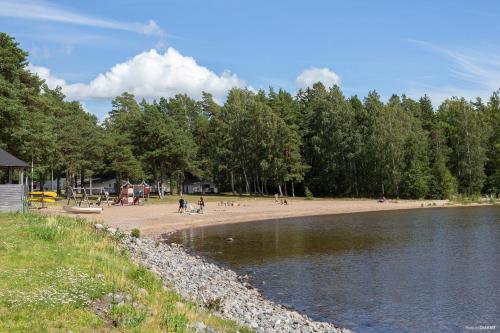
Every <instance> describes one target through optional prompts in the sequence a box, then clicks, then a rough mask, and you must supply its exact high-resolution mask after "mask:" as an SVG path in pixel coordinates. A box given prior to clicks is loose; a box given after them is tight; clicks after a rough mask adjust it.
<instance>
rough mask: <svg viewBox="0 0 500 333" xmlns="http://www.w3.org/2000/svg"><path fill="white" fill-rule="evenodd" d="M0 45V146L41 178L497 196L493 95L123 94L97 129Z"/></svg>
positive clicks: (242, 189)
mask: <svg viewBox="0 0 500 333" xmlns="http://www.w3.org/2000/svg"><path fill="white" fill-rule="evenodd" d="M0 46H1V48H0V124H2V126H0V147H2V148H5V149H7V150H8V151H9V152H10V153H13V154H14V155H16V156H19V157H20V158H22V159H24V160H26V161H28V162H31V161H32V162H33V164H34V166H35V168H34V172H33V173H31V172H29V176H30V177H34V178H35V179H36V180H43V179H46V178H48V175H49V174H50V173H52V172H53V173H54V175H55V176H56V177H57V178H61V177H64V178H66V179H67V180H68V184H70V185H76V182H77V181H79V182H82V181H83V180H84V179H86V178H87V179H88V177H89V176H92V175H95V176H112V177H116V179H117V180H118V184H119V183H120V182H121V181H125V180H130V181H132V182H140V181H142V180H143V179H145V180H147V181H148V182H150V183H152V182H158V183H159V182H160V181H161V182H163V183H167V182H169V183H170V187H171V189H174V188H177V191H178V192H179V191H180V185H181V184H182V183H183V182H184V181H185V180H194V181H196V180H212V181H213V182H214V183H216V185H217V187H218V188H219V190H221V191H231V192H233V193H234V194H235V193H239V194H242V193H247V194H250V193H253V194H260V195H263V194H269V193H280V194H282V195H284V196H287V195H289V192H291V193H290V194H291V195H295V193H294V189H295V186H296V185H297V184H307V186H308V187H309V189H310V190H311V191H312V192H314V193H315V194H316V195H318V196H356V197H360V196H376V197H379V196H381V195H385V196H391V197H402V198H424V197H428V198H449V197H451V196H454V195H456V194H461V193H463V194H466V195H472V194H475V193H485V194H496V195H498V194H500V193H499V191H500V141H499V140H500V125H499V124H500V97H499V92H498V91H497V92H494V93H493V94H492V96H491V97H490V99H489V100H488V102H487V103H486V104H485V103H483V102H482V100H481V99H477V100H476V101H474V102H468V101H466V100H465V99H458V98H451V99H448V100H445V101H444V102H443V103H442V104H441V105H440V106H439V107H438V108H437V110H436V111H435V110H434V109H433V106H432V103H431V100H430V99H429V98H428V97H427V96H423V97H421V98H420V99H419V100H413V99H411V98H409V97H407V96H405V95H402V96H396V95H393V96H392V97H391V98H390V99H389V100H388V101H387V102H385V101H382V100H381V98H380V95H379V94H378V93H377V92H376V91H370V92H369V93H368V95H367V96H366V97H365V98H364V99H363V100H361V99H360V98H358V97H357V96H352V97H349V98H346V97H345V96H344V95H343V93H342V91H341V89H340V87H338V86H333V87H325V86H324V85H323V84H322V83H320V82H318V83H316V84H314V85H313V86H312V87H309V88H307V89H305V90H299V91H298V92H297V95H296V96H292V95H291V94H290V93H288V92H286V91H284V90H282V89H280V90H278V91H276V90H274V89H273V88H270V89H269V91H268V92H265V91H263V90H260V91H258V92H254V91H250V90H248V89H239V88H233V89H231V90H230V91H229V92H228V94H227V98H226V100H225V101H224V102H223V104H221V105H219V104H218V103H217V102H216V101H214V99H213V97H212V96H211V95H210V94H207V93H203V96H202V99H201V100H195V99H192V98H190V97H189V96H187V95H185V94H179V95H176V96H174V97H171V98H160V99H159V100H158V101H156V100H155V101H152V102H147V101H145V100H142V101H140V102H139V103H138V101H137V100H136V97H135V96H134V95H132V94H130V93H128V92H123V93H122V94H121V95H119V96H117V97H116V98H114V99H113V101H112V103H111V104H112V105H111V107H112V108H111V111H110V112H109V113H108V116H107V117H106V118H105V120H104V121H103V122H102V123H99V121H98V119H97V118H96V117H95V116H93V115H91V114H89V113H87V112H85V110H84V109H83V107H82V105H81V104H80V103H79V102H75V101H67V100H65V96H64V95H63V94H62V92H61V89H60V88H57V89H49V88H48V87H47V86H46V85H45V84H44V83H43V81H42V80H40V79H39V78H38V77H37V76H36V75H34V74H33V73H31V72H30V71H29V70H28V69H27V67H26V66H27V53H26V52H24V51H23V50H22V49H20V48H19V46H18V44H17V43H16V42H15V40H14V39H13V38H12V37H10V36H8V35H6V34H3V33H2V34H0ZM77 185H81V184H77ZM165 185H166V184H165ZM300 187H302V185H300ZM40 232H42V231H40ZM43 232H44V233H45V236H41V237H46V238H48V239H50V238H51V237H56V236H50V234H51V232H52V233H53V232H54V231H50V230H48V231H43ZM40 235H41V234H40Z"/></svg>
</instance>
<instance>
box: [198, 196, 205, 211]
mask: <svg viewBox="0 0 500 333" xmlns="http://www.w3.org/2000/svg"><path fill="white" fill-rule="evenodd" d="M198 206H200V214H203V209H204V208H205V200H203V197H200V201H198Z"/></svg>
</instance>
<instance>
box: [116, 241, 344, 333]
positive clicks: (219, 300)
mask: <svg viewBox="0 0 500 333" xmlns="http://www.w3.org/2000/svg"><path fill="white" fill-rule="evenodd" d="M122 244H123V245H124V246H125V247H126V248H127V249H128V250H129V251H130V253H131V255H132V258H133V259H134V260H135V261H136V262H138V263H140V264H142V265H144V266H145V267H147V268H149V269H150V270H151V271H153V272H155V273H156V274H157V275H158V276H160V277H161V278H162V280H163V281H164V283H165V284H166V285H168V286H170V287H172V288H173V289H174V290H175V291H176V292H177V293H179V294H180V295H181V296H182V297H184V298H185V299H188V300H192V301H194V302H196V303H198V304H200V305H201V306H204V307H205V308H208V309H210V310H213V311H215V312H216V313H218V314H220V315H221V316H222V317H224V318H227V319H232V320H235V321H237V322H239V323H242V324H245V325H248V326H249V327H251V328H252V329H254V330H255V331H256V332H258V333H273V332H276V333H288V332H300V333H312V332H328V333H350V332H351V331H350V330H347V329H342V328H339V327H336V326H334V325H333V324H330V323H325V322H318V321H313V320H312V319H310V318H309V317H307V316H305V315H302V314H300V313H298V312H296V311H293V310H289V309H287V308H285V307H284V306H282V305H279V304H276V303H274V302H271V301H269V300H267V299H265V298H263V297H262V296H261V294H260V293H259V292H258V291H257V290H256V289H254V288H253V287H252V286H251V285H250V284H249V283H248V282H246V281H244V278H242V277H241V276H238V275H237V274H236V273H235V272H234V271H231V270H228V269H225V268H222V267H219V266H217V265H215V264H212V263H209V262H207V261H206V260H205V259H203V258H201V257H199V256H193V255H191V254H189V253H188V252H186V250H185V249H184V248H183V247H182V246H181V245H177V244H173V243H172V244H166V243H164V242H160V241H158V240H154V239H151V238H144V239H136V238H131V237H125V238H124V239H123V240H122ZM196 329H197V331H200V332H212V330H210V329H209V328H196Z"/></svg>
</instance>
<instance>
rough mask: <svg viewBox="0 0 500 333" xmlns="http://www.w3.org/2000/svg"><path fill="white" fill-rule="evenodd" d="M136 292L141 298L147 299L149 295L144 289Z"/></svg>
mask: <svg viewBox="0 0 500 333" xmlns="http://www.w3.org/2000/svg"><path fill="white" fill-rule="evenodd" d="M138 291H139V294H140V295H141V296H144V297H147V296H148V295H149V293H148V291H147V290H146V289H144V288H139V290H138Z"/></svg>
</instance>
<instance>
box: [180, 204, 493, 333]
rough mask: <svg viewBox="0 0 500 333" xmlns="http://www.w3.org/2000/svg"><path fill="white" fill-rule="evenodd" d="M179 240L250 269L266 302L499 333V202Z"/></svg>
mask: <svg viewBox="0 0 500 333" xmlns="http://www.w3.org/2000/svg"><path fill="white" fill-rule="evenodd" d="M228 237H232V238H233V239H234V241H233V242H227V241H226V239H227V238H228ZM173 241H176V242H179V243H184V245H185V246H187V247H191V248H192V249H193V250H195V251H196V252H199V253H202V254H204V255H206V256H208V257H210V258H212V259H213V260H215V261H217V262H219V263H221V264H223V265H226V266H229V267H230V268H232V269H233V270H235V271H237V272H238V273H240V274H251V275H252V276H253V280H252V283H253V284H254V286H256V287H257V288H259V289H260V290H261V291H262V293H263V294H264V295H265V296H266V297H267V298H269V299H272V300H274V301H276V302H279V303H282V304H285V305H288V306H291V307H293V308H295V309H297V310H299V311H301V312H304V313H306V314H308V315H309V316H311V317H312V318H314V319H317V320H323V321H331V322H334V323H336V324H339V325H340V326H343V327H348V328H351V329H353V330H355V331H358V332H462V331H464V330H465V327H466V326H476V325H496V331H500V207H481V208H449V209H421V210H408V211H393V212H377V213H360V214H350V215H334V216H328V217H308V218H297V219H287V220H276V221H263V222H255V223H242V224H233V225H222V226H216V227H206V228H199V229H192V230H187V231H183V232H179V233H177V234H176V235H174V239H173ZM469 332H470V331H469Z"/></svg>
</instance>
